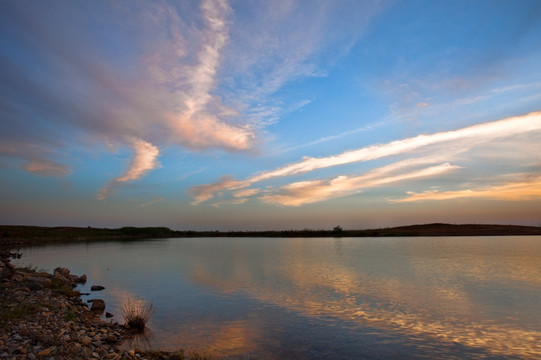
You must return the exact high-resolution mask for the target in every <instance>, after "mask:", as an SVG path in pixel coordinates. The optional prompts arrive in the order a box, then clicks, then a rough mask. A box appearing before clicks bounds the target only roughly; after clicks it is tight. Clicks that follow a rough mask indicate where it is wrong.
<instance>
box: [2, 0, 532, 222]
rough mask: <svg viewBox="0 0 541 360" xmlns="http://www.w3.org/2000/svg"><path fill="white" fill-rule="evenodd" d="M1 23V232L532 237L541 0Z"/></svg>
mask: <svg viewBox="0 0 541 360" xmlns="http://www.w3.org/2000/svg"><path fill="white" fill-rule="evenodd" d="M0 9H1V10H2V11H0V19H1V21H0V29H1V30H0V41H2V53H1V57H0V59H1V61H2V66H0V78H1V80H2V81H1V84H2V86H1V88H0V92H1V93H0V94H1V96H0V175H1V176H0V196H1V197H2V200H3V201H2V202H1V205H0V213H1V214H2V216H1V217H0V222H1V223H6V224H7V223H11V224H17V225H18V226H51V227H52V226H59V225H57V224H64V225H60V226H76V227H88V226H90V227H95V228H118V227H122V226H135V227H149V226H153V227H168V228H170V229H174V230H175V231H183V230H193V231H213V230H215V229H220V230H219V231H275V230H277V231H280V230H283V229H293V228H294V229H332V228H333V227H334V226H337V225H340V226H341V227H342V228H343V229H376V228H384V227H397V226H408V225H412V224H421V225H422V224H432V223H446V224H494V225H509V224H513V225H527V226H535V227H539V226H540V225H541V217H540V214H541V151H540V150H541V146H540V145H539V144H541V68H540V67H539V64H540V63H541V2H539V1H535V0H529V1H528V0H526V1H522V2H520V3H519V4H517V3H516V2H515V1H511V0H509V1H499V2H494V1H487V0H485V1H478V2H475V3H471V2H468V1H454V2H443V1H440V2H433V1H416V2H410V1H377V0H373V1H362V2H355V1H354V2H350V1H336V2H332V3H329V2H325V1H321V2H319V1H316V2H310V3H308V2H301V1H288V2H286V1H284V2H270V3H269V2H253V1H226V0H202V1H197V2H195V1H194V2H165V1H164V2H152V3H148V2H145V1H131V2H124V3H118V2H108V1H95V2H85V1H64V2H63V1H60V2H53V1H48V0H45V1H40V2H26V1H4V2H2V3H0ZM17 225H16V226H17Z"/></svg>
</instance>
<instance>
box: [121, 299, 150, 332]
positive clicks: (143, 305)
mask: <svg viewBox="0 0 541 360" xmlns="http://www.w3.org/2000/svg"><path fill="white" fill-rule="evenodd" d="M153 312H154V305H153V304H152V302H150V301H135V300H131V299H128V301H127V302H126V303H125V304H123V305H122V316H123V317H124V321H125V322H126V325H127V326H128V327H129V328H130V329H131V330H133V331H137V332H140V331H143V330H144V329H145V327H146V324H147V323H148V321H149V320H150V317H151V316H152V313H153Z"/></svg>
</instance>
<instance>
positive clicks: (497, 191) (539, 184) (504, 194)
mask: <svg viewBox="0 0 541 360" xmlns="http://www.w3.org/2000/svg"><path fill="white" fill-rule="evenodd" d="M458 198H486V199H496V200H506V201H518V200H529V199H537V198H541V177H537V178H535V179H532V180H531V181H521V182H510V183H505V184H500V185H493V186H483V187H480V188H470V189H462V190H454V191H426V192H422V193H414V192H410V193H409V195H408V196H407V197H405V198H402V199H394V200H391V201H392V202H415V201H431V200H432V201H435V200H450V199H458Z"/></svg>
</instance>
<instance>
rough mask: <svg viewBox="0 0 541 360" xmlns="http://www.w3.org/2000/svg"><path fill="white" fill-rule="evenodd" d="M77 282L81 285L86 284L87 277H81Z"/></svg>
mask: <svg viewBox="0 0 541 360" xmlns="http://www.w3.org/2000/svg"><path fill="white" fill-rule="evenodd" d="M77 282H78V283H80V284H84V283H85V282H86V275H81V276H79V279H77Z"/></svg>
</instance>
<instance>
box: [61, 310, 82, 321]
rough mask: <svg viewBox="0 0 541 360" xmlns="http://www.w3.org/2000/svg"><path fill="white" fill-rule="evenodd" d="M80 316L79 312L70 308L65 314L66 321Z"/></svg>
mask: <svg viewBox="0 0 541 360" xmlns="http://www.w3.org/2000/svg"><path fill="white" fill-rule="evenodd" d="M78 317H79V314H78V313H77V311H75V310H70V311H68V312H67V313H66V315H64V320H66V321H74V320H75V319H77V318H78Z"/></svg>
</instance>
